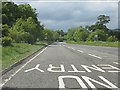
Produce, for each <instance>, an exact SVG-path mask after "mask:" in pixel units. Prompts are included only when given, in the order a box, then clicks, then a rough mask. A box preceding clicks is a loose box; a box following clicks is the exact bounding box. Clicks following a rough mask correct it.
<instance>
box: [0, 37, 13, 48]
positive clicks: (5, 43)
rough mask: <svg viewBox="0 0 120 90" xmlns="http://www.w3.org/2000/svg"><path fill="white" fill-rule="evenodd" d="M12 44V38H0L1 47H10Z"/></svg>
mask: <svg viewBox="0 0 120 90" xmlns="http://www.w3.org/2000/svg"><path fill="white" fill-rule="evenodd" d="M11 43H12V38H11V37H3V38H2V45H3V46H10V45H11Z"/></svg>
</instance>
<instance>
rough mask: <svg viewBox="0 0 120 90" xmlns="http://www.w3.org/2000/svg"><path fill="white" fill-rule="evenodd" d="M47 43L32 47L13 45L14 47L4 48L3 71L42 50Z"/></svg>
mask: <svg viewBox="0 0 120 90" xmlns="http://www.w3.org/2000/svg"><path fill="white" fill-rule="evenodd" d="M44 45H45V43H43V42H42V43H37V44H36V45H30V44H25V43H13V46H7V47H2V69H5V68H7V67H9V66H10V65H12V64H14V63H15V62H17V61H19V60H20V59H22V58H24V57H26V56H28V55H30V54H32V53H33V52H35V51H37V50H38V49H40V48H42V47H43V46H44Z"/></svg>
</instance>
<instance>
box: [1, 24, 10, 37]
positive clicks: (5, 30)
mask: <svg viewBox="0 0 120 90" xmlns="http://www.w3.org/2000/svg"><path fill="white" fill-rule="evenodd" d="M1 32H2V37H4V36H8V33H9V26H8V25H7V24H5V25H2V29H1Z"/></svg>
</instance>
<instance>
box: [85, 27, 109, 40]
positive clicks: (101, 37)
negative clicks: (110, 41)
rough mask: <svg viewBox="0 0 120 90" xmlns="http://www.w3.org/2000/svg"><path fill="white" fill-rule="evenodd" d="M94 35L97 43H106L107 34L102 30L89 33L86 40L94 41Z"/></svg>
mask: <svg viewBox="0 0 120 90" xmlns="http://www.w3.org/2000/svg"><path fill="white" fill-rule="evenodd" d="M96 35H97V40H99V41H106V39H107V34H106V33H105V32H104V31H103V30H100V29H97V30H96V31H95V32H91V34H90V35H89V37H88V39H87V40H88V41H94V40H95V36H96Z"/></svg>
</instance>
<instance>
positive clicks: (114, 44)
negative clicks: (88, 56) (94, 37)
mask: <svg viewBox="0 0 120 90" xmlns="http://www.w3.org/2000/svg"><path fill="white" fill-rule="evenodd" d="M67 43H69V44H82V45H91V46H106V47H120V42H102V41H96V42H73V41H67Z"/></svg>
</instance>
